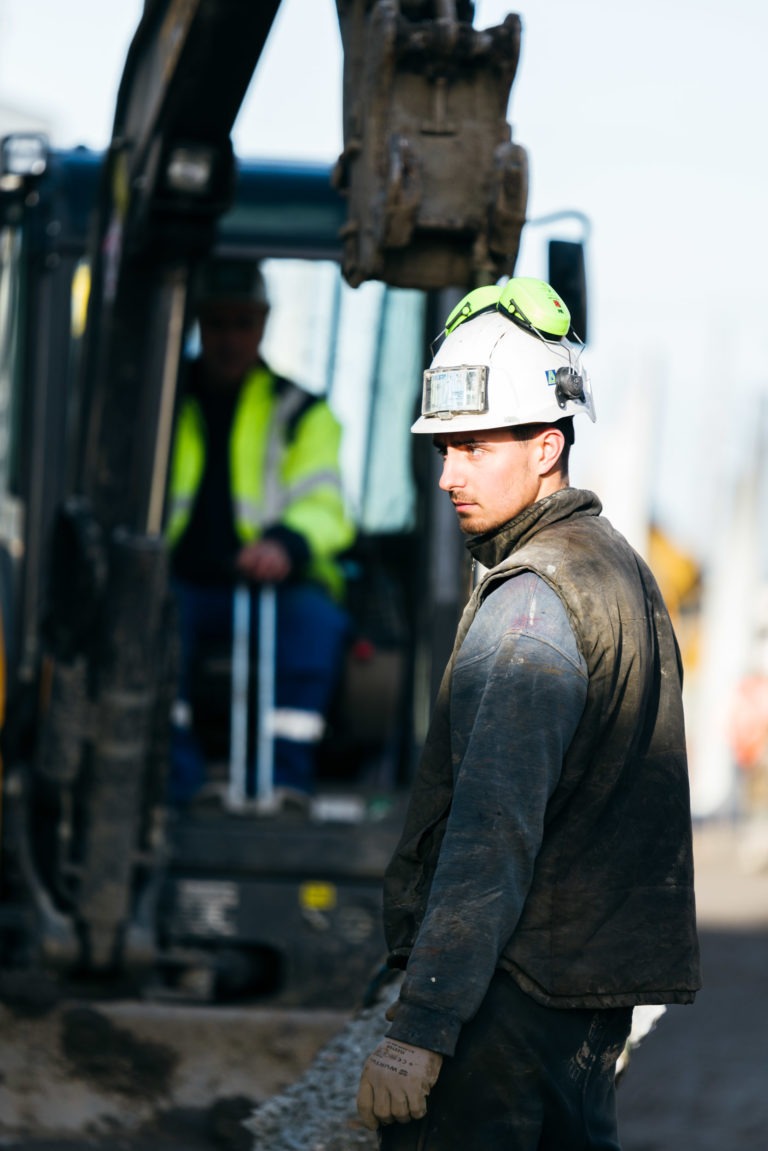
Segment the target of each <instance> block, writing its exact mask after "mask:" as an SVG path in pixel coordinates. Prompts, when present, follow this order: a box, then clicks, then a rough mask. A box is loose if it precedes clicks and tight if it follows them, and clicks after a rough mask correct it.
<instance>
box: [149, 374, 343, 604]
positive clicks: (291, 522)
mask: <svg viewBox="0 0 768 1151" xmlns="http://www.w3.org/2000/svg"><path fill="white" fill-rule="evenodd" d="M340 444H341V426H340V424H339V422H338V420H337V419H336V417H335V416H334V414H333V413H332V411H331V409H330V408H329V407H328V405H327V403H326V402H325V401H324V400H323V399H322V398H320V397H315V396H311V395H310V394H308V393H307V392H305V391H303V390H302V389H301V388H299V387H297V386H296V385H295V384H292V383H290V382H289V381H287V380H282V379H279V378H278V377H276V376H275V375H274V374H273V373H272V372H271V371H270V370H269V368H267V367H265V366H263V365H262V366H259V367H256V368H254V369H253V370H252V371H251V372H249V374H248V376H247V377H246V379H245V381H244V383H243V385H242V387H241V389H240V393H239V396H238V400H237V404H236V406H235V413H234V417H233V420H232V427H231V431H230V437H229V459H230V477H231V488H230V490H231V495H232V507H233V511H234V525H235V531H236V532H237V535H238V537H239V538H240V539H241V540H242V541H243V543H248V542H250V541H252V540H256V539H259V538H260V537H261V536H262V535H263V534H264V533H265V531H268V530H269V529H270V528H271V529H274V528H275V527H281V528H286V529H288V531H291V532H295V533H297V534H298V535H300V536H301V537H302V538H303V540H304V541H305V543H306V545H307V548H308V551H309V558H308V562H307V566H306V569H305V574H306V576H307V578H309V579H314V580H317V581H318V582H319V583H321V584H323V585H324V586H325V587H326V588H327V589H328V591H329V592H330V593H331V594H332V595H334V596H335V597H336V598H338V597H339V596H340V595H341V594H342V592H343V587H344V581H343V577H342V573H341V570H340V568H339V565H338V563H337V562H336V558H335V557H336V556H337V555H338V554H339V552H341V551H343V550H344V549H345V548H346V547H348V546H349V545H350V544H351V542H352V540H353V538H354V527H353V525H352V523H351V521H350V520H349V518H348V517H347V515H346V512H345V508H344V500H343V496H342V490H341V474H340V469H339V448H340ZM205 458H206V429H205V421H204V418H203V414H202V411H201V408H200V405H199V403H198V402H197V400H196V399H195V398H194V397H193V396H186V397H185V398H184V399H183V400H182V402H181V405H180V410H179V413H178V417H177V422H176V431H175V439H174V447H173V454H172V458H171V470H170V485H169V493H168V519H167V529H166V534H167V538H168V540H169V543H170V545H171V546H173V545H174V544H175V543H176V542H177V541H178V540H179V539H180V538H181V536H182V535H183V534H184V531H185V529H186V527H187V525H188V523H189V520H190V516H191V514H192V508H193V506H194V501H195V497H196V495H197V491H198V489H199V487H200V482H201V480H202V477H203V472H204V470H205Z"/></svg>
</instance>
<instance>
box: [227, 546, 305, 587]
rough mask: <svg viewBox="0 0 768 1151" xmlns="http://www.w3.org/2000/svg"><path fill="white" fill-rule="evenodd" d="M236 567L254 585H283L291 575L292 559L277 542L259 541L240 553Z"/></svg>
mask: <svg viewBox="0 0 768 1151" xmlns="http://www.w3.org/2000/svg"><path fill="white" fill-rule="evenodd" d="M235 567H236V568H237V570H238V571H239V572H240V573H241V575H244V576H245V578H246V579H249V580H253V582H254V583H281V582H282V581H283V580H284V579H286V578H287V577H288V576H289V575H290V574H291V567H292V564H291V557H290V556H289V555H288V552H287V551H286V549H285V548H284V547H283V545H282V544H281V543H278V542H277V540H257V541H256V542H255V543H252V544H246V545H245V547H243V548H241V549H240V551H239V552H238V555H237V559H236V560H235Z"/></svg>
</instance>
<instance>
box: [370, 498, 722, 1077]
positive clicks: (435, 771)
mask: <svg viewBox="0 0 768 1151" xmlns="http://www.w3.org/2000/svg"><path fill="white" fill-rule="evenodd" d="M601 510H602V509H601V504H600V502H599V500H598V499H597V497H596V496H595V495H593V494H592V493H591V492H586V491H578V490H574V489H564V490H562V491H558V492H556V493H554V494H553V495H551V496H548V497H546V498H545V499H543V500H541V501H538V502H537V503H535V504H533V505H532V506H531V507H529V508H527V509H525V510H524V511H523V512H521V513H520V515H518V516H517V517H515V519H513V520H512V521H511V522H510V523H508V524H506V525H505V526H503V527H502V528H500V529H498V530H496V531H494V532H490V533H487V534H486V535H484V536H477V537H475V538H474V539H472V540H470V541H469V547H470V549H471V551H472V553H473V555H474V556H475V558H476V559H477V560H479V561H480V562H481V563H482V564H483V565H484V566H485V567H487V568H489V569H490V570H489V571H488V572H487V573H486V574H485V576H484V577H483V579H482V580H481V581H480V583H479V584H478V587H477V588H476V589H475V591H474V593H473V595H472V597H471V599H470V601H469V603H468V605H467V607H466V609H465V611H464V614H463V616H462V619H461V622H460V624H459V628H458V633H457V638H456V644H455V647H454V651H453V655H452V656H451V659H450V661H449V664H448V667H447V668H446V672H445V675H444V678H443V682H442V685H441V688H440V692H439V694H438V698H437V701H436V704H435V709H434V713H433V716H432V721H431V724H430V730H429V734H428V736H427V740H426V743H425V747H424V752H423V754H422V758H421V763H420V765H419V770H418V772H417V775H416V778H415V780H414V785H413V789H412V794H411V800H410V804H409V810H408V814H407V816H406V821H405V826H404V830H403V833H402V836H401V840H400V843H399V845H398V847H397V849H396V851H395V854H394V856H393V858H392V860H391V862H390V865H389V867H388V869H387V873H386V877H385V889H384V927H385V933H386V938H387V944H388V947H389V949H390V956H389V962H390V964H391V965H392V966H395V967H397V966H400V967H403V966H406V968H407V960H408V956H409V954H410V953H411V950H412V949H413V948H414V946H416V952H415V953H414V954H415V955H416V954H418V949H419V946H420V947H421V954H422V957H423V953H424V950H425V946H426V950H427V952H428V954H430V955H431V956H433V958H434V964H433V966H434V970H435V972H436V973H437V975H436V976H432V977H431V978H424V977H416V978H414V979H413V980H411V979H410V976H409V973H408V971H407V969H406V978H405V981H404V984H403V987H402V990H401V995H400V1005H399V1009H398V1013H397V1017H396V1019H395V1022H394V1023H393V1024H392V1026H391V1028H390V1030H389V1035H390V1036H392V1037H394V1038H398V1039H401V1040H403V1041H405V1042H410V1043H414V1044H416V1045H417V1046H423V1047H429V1048H431V1049H432V1050H438V1051H442V1052H443V1053H444V1054H450V1053H452V1051H453V1049H454V1047H455V1042H456V1039H457V1037H458V1033H459V1031H460V1028H461V1024H462V1023H463V1022H466V1019H467V1018H469V1017H471V1015H468V1014H467V1011H470V1012H472V1011H473V1010H476V1004H477V1001H478V988H477V986H476V973H475V972H473V970H472V963H471V962H469V963H464V964H456V963H454V964H453V965H451V962H450V960H448V962H447V963H445V962H444V963H442V964H441V946H440V938H439V936H440V930H441V927H440V925H441V924H442V925H443V928H442V930H443V931H444V933H445V934H444V939H445V940H446V941H447V940H448V938H449V934H450V933H456V932H460V931H461V924H460V923H458V922H456V917H455V915H452V911H451V908H450V907H439V908H434V907H433V906H431V905H429V896H430V888H431V885H432V880H433V877H434V875H435V870H436V867H437V864H438V858H439V854H440V846H441V843H442V840H443V836H444V834H445V830H446V826H447V823H448V819H449V816H450V814H451V800H452V788H453V782H454V772H455V771H456V769H457V767H458V764H457V762H456V760H457V758H458V755H457V752H456V748H457V746H461V745H462V739H463V737H464V736H465V734H466V733H462V732H457V731H455V730H454V728H453V725H452V714H451V701H452V673H453V668H454V664H455V662H456V660H457V657H459V656H460V651H461V646H462V643H463V640H464V637H465V636H466V634H467V632H468V630H469V628H470V627H471V625H472V621H473V619H474V618H475V615H476V613H477V611H478V609H479V606H480V605H481V603H482V602H483V601H484V600H485V599H486V597H488V596H489V595H491V594H492V592H493V590H494V587H498V586H499V584H500V582H501V581H505V580H507V579H509V578H510V577H511V576H514V575H516V574H518V573H520V572H523V571H530V572H533V573H535V574H536V575H537V576H539V577H540V578H541V579H543V580H544V581H545V582H546V583H547V584H548V585H549V586H550V587H551V588H552V589H553V590H554V591H555V592H556V593H557V595H558V597H559V598H560V600H561V601H562V603H563V605H564V606H565V609H566V611H567V614H568V618H569V620H570V624H571V627H572V629H573V632H574V635H575V638H576V642H577V644H578V647H579V649H580V652H581V655H582V656H583V659H584V661H585V662H586V666H587V671H588V686H587V693H586V703H585V706H584V710H583V713H582V715H581V719H580V721H579V723H578V725H577V727H576V731H575V734H574V735H573V738H572V739H571V741H570V743H569V745H568V747H567V749H566V751H565V754H564V756H563V763H562V771H561V774H560V778H559V780H558V781H557V784H556V786H555V787H554V790H553V792H552V794H551V796H550V799H549V801H548V803H547V806H546V811H545V815H544V820H543V827H542V828H541V831H540V835H541V843H540V847H539V849H538V852H537V854H536V857H535V861H534V864H533V868H532V874H531V876H530V877H529V878H528V879H527V882H528V888H527V896H526V897H525V898H524V901H523V905H522V908H521V910H520V913H519V918H518V920H517V922H516V923H515V924H514V925H513V927H512V930H511V931H510V934H509V937H508V938H506V939H505V940H502V941H501V942H500V944H499V953H498V957H497V960H496V964H495V966H497V967H500V968H502V969H504V970H506V971H507V972H509V974H510V975H511V976H512V978H514V979H515V980H516V982H517V983H518V985H519V986H520V987H521V988H522V989H523V990H524V991H525V992H527V993H528V994H529V995H531V996H532V998H534V999H535V1000H537V1001H538V1002H540V1003H543V1004H545V1005H548V1006H553V1007H563V1008H580V1007H618V1006H634V1005H637V1004H643V1003H689V1002H691V1001H692V999H693V997H694V994H695V991H696V990H697V989H698V987H699V985H700V977H699V956H698V942H697V935H696V923H695V903H694V890H693V854H692V842H691V840H692V836H691V816H690V801H689V786H688V773H687V761H686V749H685V732H684V719H683V708H682V667H681V662H680V655H679V650H678V646H677V642H676V639H675V636H674V632H673V629H672V625H671V622H670V619H669V615H668V613H667V610H666V608H665V606H664V603H663V600H662V597H661V594H660V592H659V590H658V587H657V585H656V582H655V580H654V578H653V575H652V574H651V572H650V570H649V568H648V567H647V565H646V564H645V563H644V562H643V560H642V559H641V558H640V557H639V556H638V555H637V554H636V553H635V552H634V550H633V549H632V548H631V547H630V545H629V544H628V543H627V541H626V540H625V539H624V538H623V536H621V535H620V534H619V533H618V532H616V531H615V530H614V528H613V527H612V526H611V525H610V523H609V522H608V521H607V520H606V519H605V518H604V517H602V516H601V514H600V513H601ZM510 710H511V717H512V718H511V720H510V719H506V720H505V721H504V722H500V723H499V725H498V733H497V745H496V746H497V755H498V761H499V762H498V763H497V764H496V765H491V769H492V768H493V767H494V766H495V768H496V769H498V767H499V765H501V766H502V767H503V766H504V765H505V764H512V763H513V762H514V756H513V754H512V753H511V751H510V747H511V744H512V743H513V741H514V725H515V715H514V701H510ZM540 718H541V722H542V723H546V716H542V717H540ZM528 719H529V720H530V717H528ZM493 833H494V832H493V828H489V830H488V834H489V835H492V834H493ZM472 868H473V861H472V860H471V859H468V861H467V873H468V882H472V880H471V872H472ZM441 898H442V900H443V901H444V902H448V898H447V897H446V895H445V894H444V893H443V894H442V896H441ZM428 905H429V930H428V932H427V934H429V936H430V937H429V939H428V940H424V938H423V936H422V937H421V938H420V937H419V931H420V928H421V926H422V922H423V920H424V918H425V915H426V914H427V909H428ZM436 925H437V927H436ZM446 951H449V952H451V953H452V954H456V952H455V951H452V949H451V948H448V947H447V948H446ZM421 967H423V964H422V965H421ZM491 975H492V970H491V971H490V972H483V973H482V975H481V976H480V978H481V980H482V981H483V982H484V983H485V986H487V982H488V981H489V980H490V977H491ZM480 994H482V988H481V989H480ZM464 1004H469V1005H470V1006H469V1007H466V1006H463V1005H464ZM472 1004H474V1005H475V1006H474V1007H472V1006H471V1005H472Z"/></svg>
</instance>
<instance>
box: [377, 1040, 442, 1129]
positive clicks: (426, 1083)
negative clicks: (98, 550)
mask: <svg viewBox="0 0 768 1151" xmlns="http://www.w3.org/2000/svg"><path fill="white" fill-rule="evenodd" d="M442 1065H443V1057H442V1055H438V1054H437V1052H435V1051H427V1050H425V1049H424V1048H423V1047H412V1046H411V1044H410V1043H402V1042H401V1041H400V1040H399V1039H384V1040H382V1042H381V1043H380V1044H379V1046H378V1047H377V1048H376V1050H375V1051H373V1052H372V1053H371V1054H370V1055H369V1056H368V1058H367V1059H366V1061H365V1066H364V1067H363V1074H362V1075H361V1076H360V1088H359V1090H358V1092H357V1110H358V1111H359V1113H360V1118H361V1119H362V1121H363V1123H364V1124H365V1126H366V1127H368V1128H370V1130H371V1131H375V1130H376V1128H377V1127H378V1125H379V1124H380V1123H393V1122H394V1123H408V1122H409V1120H411V1119H423V1118H424V1116H425V1115H426V1113H427V1096H428V1095H429V1092H430V1090H431V1088H432V1087H434V1085H435V1083H437V1077H438V1075H439V1074H440V1068H441V1067H442Z"/></svg>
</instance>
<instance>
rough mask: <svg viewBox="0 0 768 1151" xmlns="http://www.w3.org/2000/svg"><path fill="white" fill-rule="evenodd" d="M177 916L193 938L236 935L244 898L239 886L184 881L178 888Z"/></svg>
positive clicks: (204, 881)
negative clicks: (241, 902) (238, 916)
mask: <svg viewBox="0 0 768 1151" xmlns="http://www.w3.org/2000/svg"><path fill="white" fill-rule="evenodd" d="M176 895H177V914H178V917H179V919H180V920H181V922H182V923H183V925H184V929H185V930H186V931H188V932H189V933H190V934H192V935H236V934H237V911H238V907H239V904H240V896H239V893H238V890H237V885H236V884H235V883H226V882H224V881H221V880H203V879H183V880H181V881H180V882H179V884H178V886H177V888H176Z"/></svg>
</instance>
